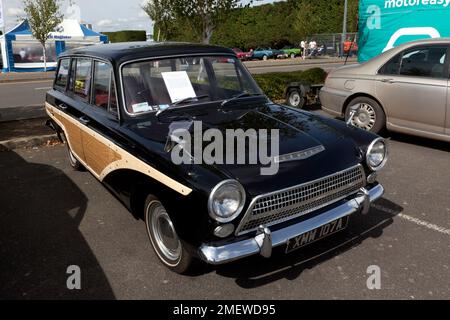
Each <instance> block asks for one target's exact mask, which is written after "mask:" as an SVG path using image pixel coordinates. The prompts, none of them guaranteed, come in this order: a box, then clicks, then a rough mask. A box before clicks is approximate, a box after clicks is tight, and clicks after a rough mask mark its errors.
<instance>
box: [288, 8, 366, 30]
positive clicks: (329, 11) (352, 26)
mask: <svg viewBox="0 0 450 320" xmlns="http://www.w3.org/2000/svg"><path fill="white" fill-rule="evenodd" d="M296 12H297V14H296V17H295V19H294V23H293V27H294V29H295V30H296V31H297V32H298V35H299V36H300V37H301V38H306V37H308V36H310V35H312V34H319V33H340V32H342V22H343V21H342V19H343V15H344V0H315V1H309V0H299V1H297V9H296ZM357 20H358V0H349V1H348V21H347V30H348V31H349V32H354V31H356V29H357V26H356V24H357Z"/></svg>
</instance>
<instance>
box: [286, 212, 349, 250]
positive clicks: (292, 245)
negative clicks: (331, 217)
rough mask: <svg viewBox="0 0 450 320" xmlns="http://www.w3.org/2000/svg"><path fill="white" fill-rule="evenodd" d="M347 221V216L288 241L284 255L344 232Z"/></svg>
mask: <svg viewBox="0 0 450 320" xmlns="http://www.w3.org/2000/svg"><path fill="white" fill-rule="evenodd" d="M348 220H349V216H346V217H343V218H340V219H338V220H335V221H333V222H330V223H328V224H325V225H323V226H321V227H319V228H317V229H314V230H311V231H309V232H306V233H304V234H301V235H299V236H297V237H295V238H292V239H290V240H289V241H288V243H287V248H286V253H289V252H292V251H295V250H297V249H300V248H302V247H304V246H307V245H308V244H311V243H313V242H316V241H318V240H320V239H323V238H326V237H328V236H330V235H332V234H334V233H336V232H339V231H342V230H344V229H345V228H347V225H348Z"/></svg>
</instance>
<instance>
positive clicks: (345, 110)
mask: <svg viewBox="0 0 450 320" xmlns="http://www.w3.org/2000/svg"><path fill="white" fill-rule="evenodd" d="M360 97H366V98H369V99H372V100H375V101H376V102H377V103H378V104H379V106H380V107H381V110H383V112H384V115H385V116H386V118H387V114H386V110H385V108H384V106H383V104H382V103H381V101H380V100H379V99H377V98H375V97H374V96H372V95H370V94H368V93H363V92H358V93H354V94H352V95H351V96H349V97H348V98H347V99H346V100H345V102H344V106H343V108H342V115H343V116H344V117H345V113H346V112H347V108H348V107H349V105H350V102H351V101H352V100H353V99H356V98H360Z"/></svg>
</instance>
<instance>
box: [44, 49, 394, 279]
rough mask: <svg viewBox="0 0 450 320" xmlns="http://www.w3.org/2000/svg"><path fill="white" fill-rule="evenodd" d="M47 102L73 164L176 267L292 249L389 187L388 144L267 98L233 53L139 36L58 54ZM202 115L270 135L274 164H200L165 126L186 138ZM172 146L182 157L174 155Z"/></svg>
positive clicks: (206, 125)
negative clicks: (382, 175) (385, 174)
mask: <svg viewBox="0 0 450 320" xmlns="http://www.w3.org/2000/svg"><path fill="white" fill-rule="evenodd" d="M46 111H47V114H48V115H49V117H50V119H49V120H48V125H49V126H50V127H52V128H53V129H54V130H56V132H57V133H58V135H59V136H60V138H61V140H62V141H63V142H65V143H66V146H67V151H68V160H69V163H70V164H71V166H72V167H73V168H75V169H82V168H85V169H87V170H88V171H89V172H91V173H92V174H93V175H94V176H95V177H96V178H97V179H98V180H100V181H101V182H102V183H103V184H104V185H105V186H106V187H107V188H108V189H109V190H111V192H112V193H113V194H114V195H115V196H116V197H117V198H118V199H119V200H120V201H121V202H122V203H123V204H124V205H125V206H126V207H127V209H128V210H129V211H130V212H131V213H132V214H133V215H134V216H135V217H136V218H140V219H142V220H144V221H145V226H146V232H147V233H148V236H149V239H150V242H151V244H152V246H153V248H154V251H155V253H156V255H157V257H158V258H159V259H160V260H161V262H162V263H163V264H164V265H166V266H167V267H168V268H170V269H171V270H173V271H176V272H179V273H184V272H186V271H187V270H188V269H189V268H190V266H191V265H192V264H193V263H194V262H196V261H204V262H206V263H209V264H223V263H227V262H231V261H234V260H237V259H241V258H244V257H247V256H250V255H255V254H260V255H262V256H264V257H267V258H268V257H270V256H271V254H272V249H273V248H276V247H280V248H283V249H280V250H285V252H286V253H290V252H291V251H294V250H296V249H299V248H302V247H304V246H306V245H308V244H309V243H312V242H315V241H317V240H319V239H322V238H324V237H326V236H329V235H331V234H334V233H336V232H338V231H341V230H344V229H345V228H346V226H347V223H348V221H349V219H350V217H351V216H352V215H353V214H361V213H362V214H367V213H368V212H369V207H370V203H371V202H373V201H375V200H376V199H378V198H380V197H381V196H382V195H383V191H384V190H383V187H382V186H381V185H380V184H379V183H377V172H378V171H379V170H380V169H382V168H383V166H384V165H385V163H386V161H387V145H386V143H385V141H384V140H383V139H381V138H379V137H378V136H377V135H375V134H373V133H370V132H366V131H363V130H361V129H358V128H355V127H354V126H350V125H346V124H345V123H342V122H340V121H336V120H333V119H329V118H325V117H322V116H318V115H313V114H310V113H308V112H305V111H303V110H298V109H293V108H290V107H286V106H282V105H278V104H275V103H273V102H271V101H270V100H269V99H268V98H267V97H266V96H265V95H264V94H263V93H262V92H261V90H260V88H259V87H258V85H257V84H256V83H255V81H254V80H253V79H252V77H251V76H250V74H249V73H248V71H247V70H246V69H245V67H243V65H242V64H241V62H240V61H239V60H238V59H237V57H236V54H235V53H234V52H233V51H232V50H230V49H225V48H221V47H215V46H207V45H200V44H186V43H147V42H145V43H132V44H110V45H98V46H90V47H85V48H79V49H75V50H74V51H70V52H67V53H64V54H62V55H61V56H60V57H59V59H58V68H57V72H56V79H55V82H54V87H53V89H52V90H50V91H49V92H48V93H47V97H46ZM199 122H200V123H201V124H202V125H203V129H202V130H207V129H216V130H218V131H219V132H224V133H225V132H228V131H229V130H231V129H233V130H241V131H243V132H247V131H249V130H250V129H254V130H255V132H256V131H257V130H260V131H263V129H264V130H266V132H275V131H272V130H277V131H276V132H278V134H277V136H278V137H279V138H278V141H277V142H278V145H279V152H278V153H273V154H274V156H273V157H272V155H271V156H270V160H271V162H272V163H276V164H277V167H278V170H277V171H275V172H273V173H271V174H262V171H261V169H262V168H263V167H264V166H265V164H262V163H258V164H255V163H254V162H251V161H244V163H245V164H241V163H242V162H239V161H238V162H233V161H228V160H227V161H226V164H223V163H221V162H214V163H209V162H207V161H198V160H199V159H198V158H197V153H196V151H195V150H194V152H192V149H191V150H187V147H186V145H185V144H183V141H181V142H180V141H177V140H176V139H173V133H174V132H175V131H176V130H175V129H177V128H178V129H179V128H184V129H185V130H186V132H187V133H188V134H192V135H195V134H196V131H195V130H194V131H192V127H194V129H195V127H196V126H197V123H199ZM193 124H194V125H193ZM258 132H259V131H258ZM274 139H275V135H273V136H272V134H271V135H270V138H269V139H268V140H270V141H272V142H273V141H274ZM238 142H239V141H238ZM236 145H237V144H236ZM236 145H235V147H236ZM200 146H201V147H203V144H200ZM178 147H181V149H178V150H182V149H183V148H186V153H187V154H188V155H189V156H188V161H187V162H182V163H181V164H180V163H176V162H175V161H174V160H173V157H172V156H173V151H174V150H175V149H176V148H178ZM250 149H251V148H245V149H244V155H246V154H245V153H246V152H248V154H250V153H251V150H250ZM200 151H202V149H200ZM232 151H233V150H232ZM216 153H218V150H216ZM200 154H201V153H200ZM227 156H228V154H227ZM241 156H242V154H241ZM233 163H234V164H233Z"/></svg>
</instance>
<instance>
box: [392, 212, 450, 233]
mask: <svg viewBox="0 0 450 320" xmlns="http://www.w3.org/2000/svg"><path fill="white" fill-rule="evenodd" d="M397 216H398V217H400V218H402V219H403V220H406V221H409V222H412V223H415V224H416V225H418V226H421V227H425V228H427V229H430V230H433V231H436V232H439V233H442V234H445V235H447V236H450V229H447V228H445V227H441V226H438V225H436V224H434V223H431V222H428V221H424V220H421V219H418V218H414V217H411V216H408V215H407V214H403V213H399V214H398V215H397Z"/></svg>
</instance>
